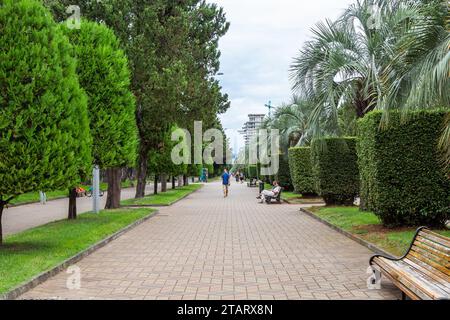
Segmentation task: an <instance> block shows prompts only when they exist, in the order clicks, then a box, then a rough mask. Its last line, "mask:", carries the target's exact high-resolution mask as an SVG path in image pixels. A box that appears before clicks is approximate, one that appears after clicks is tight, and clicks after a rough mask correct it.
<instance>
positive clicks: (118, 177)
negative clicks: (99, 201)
mask: <svg viewBox="0 0 450 320" xmlns="http://www.w3.org/2000/svg"><path fill="white" fill-rule="evenodd" d="M106 176H107V178H108V196H107V198H106V205H105V209H118V208H120V191H121V190H120V183H121V181H122V169H120V168H109V169H107V170H106Z"/></svg>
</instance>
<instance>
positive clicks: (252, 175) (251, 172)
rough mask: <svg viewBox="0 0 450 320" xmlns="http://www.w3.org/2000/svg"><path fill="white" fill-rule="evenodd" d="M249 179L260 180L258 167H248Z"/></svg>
mask: <svg viewBox="0 0 450 320" xmlns="http://www.w3.org/2000/svg"><path fill="white" fill-rule="evenodd" d="M247 178H249V179H253V178H258V167H257V166H256V165H250V166H248V167H247Z"/></svg>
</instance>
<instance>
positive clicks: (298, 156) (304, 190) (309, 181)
mask: <svg viewBox="0 0 450 320" xmlns="http://www.w3.org/2000/svg"><path fill="white" fill-rule="evenodd" d="M289 168H290V172H291V180H292V184H293V186H294V191H295V192H296V193H301V194H303V195H307V194H314V193H315V189H314V177H313V172H312V165H311V148H309V147H302V148H291V149H289Z"/></svg>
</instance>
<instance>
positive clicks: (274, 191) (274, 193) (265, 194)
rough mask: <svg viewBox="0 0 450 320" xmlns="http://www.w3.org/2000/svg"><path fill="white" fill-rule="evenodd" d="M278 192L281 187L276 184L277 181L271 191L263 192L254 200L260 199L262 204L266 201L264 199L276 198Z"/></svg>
mask: <svg viewBox="0 0 450 320" xmlns="http://www.w3.org/2000/svg"><path fill="white" fill-rule="evenodd" d="M280 192H281V187H280V185H279V184H278V181H274V182H273V188H272V191H270V190H263V191H262V192H261V194H260V195H259V196H258V197H256V199H261V203H263V202H264V201H265V200H266V197H272V198H276V197H277V196H278V194H279V193H280Z"/></svg>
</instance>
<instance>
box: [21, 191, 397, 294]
mask: <svg viewBox="0 0 450 320" xmlns="http://www.w3.org/2000/svg"><path fill="white" fill-rule="evenodd" d="M256 192H257V191H256V189H250V188H247V187H246V186H245V185H236V184H232V185H231V188H230V197H229V198H227V199H224V198H223V196H222V189H221V185H220V183H219V182H214V183H210V184H207V185H206V186H205V187H204V188H202V189H200V190H199V191H197V192H195V193H194V194H192V195H190V196H189V197H187V198H186V199H185V200H183V201H181V202H178V203H177V204H175V205H173V206H171V207H167V208H162V209H160V213H159V214H158V215H156V216H155V217H153V218H152V219H150V220H149V221H147V222H145V223H144V224H142V225H140V226H138V227H137V228H135V229H133V230H131V231H130V232H128V233H126V234H125V235H123V236H121V237H120V238H118V239H116V240H114V241H113V242H111V243H110V244H108V245H107V246H105V247H103V248H102V249H100V250H98V251H96V252H94V253H93V254H92V255H90V256H88V257H86V258H85V259H83V260H82V261H80V262H79V263H78V264H77V266H78V267H79V268H80V270H81V289H80V290H69V289H67V287H66V281H67V278H68V277H69V276H70V274H67V273H65V272H62V273H60V274H58V275H57V276H55V277H53V278H51V279H49V280H48V281H46V282H45V283H43V284H41V285H39V286H38V287H36V288H35V289H33V290H31V291H29V292H28V293H26V294H25V295H23V296H22V298H27V299H30V298H39V299H41V298H54V299H202V300H204V299H226V300H230V299H398V298H399V297H400V292H399V291H398V290H397V289H396V288H395V287H394V286H393V285H392V284H391V283H389V282H387V281H383V289H382V290H369V289H367V278H368V277H369V274H367V273H366V272H367V268H368V261H369V257H370V256H371V255H372V252H370V251H369V250H368V249H366V248H365V247H363V246H361V245H359V244H358V243H356V242H354V241H352V240H350V239H349V238H347V237H345V236H343V235H341V234H340V233H338V232H336V231H334V230H332V229H331V228H329V227H327V226H325V225H324V224H321V223H320V222H318V221H316V220H314V219H312V218H310V217H308V216H307V215H305V214H302V213H300V212H299V207H300V206H299V205H287V204H282V205H277V204H273V205H267V204H259V203H257V201H256V199H255V197H256Z"/></svg>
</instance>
